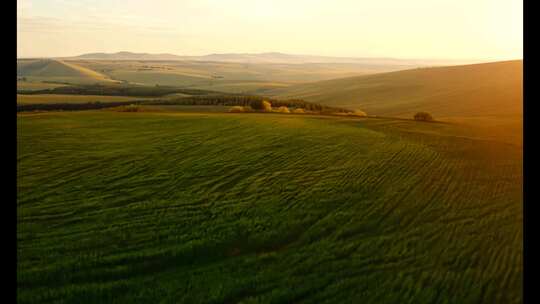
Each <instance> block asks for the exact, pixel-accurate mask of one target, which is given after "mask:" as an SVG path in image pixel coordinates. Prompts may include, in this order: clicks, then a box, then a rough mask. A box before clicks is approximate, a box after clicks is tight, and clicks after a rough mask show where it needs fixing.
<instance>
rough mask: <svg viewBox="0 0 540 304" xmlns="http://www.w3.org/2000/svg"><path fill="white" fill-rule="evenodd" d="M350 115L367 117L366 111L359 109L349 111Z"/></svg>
mask: <svg viewBox="0 0 540 304" xmlns="http://www.w3.org/2000/svg"><path fill="white" fill-rule="evenodd" d="M351 115H353V116H358V117H367V113H366V112H364V111H360V110H356V111H354V112H353V113H351Z"/></svg>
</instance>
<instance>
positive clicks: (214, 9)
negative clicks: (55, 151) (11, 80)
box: [17, 0, 523, 60]
mask: <svg viewBox="0 0 540 304" xmlns="http://www.w3.org/2000/svg"><path fill="white" fill-rule="evenodd" d="M17 4H18V8H17V55H18V57H40V56H45V57H49V56H71V55H79V54H82V53H89V52H117V51H132V52H148V53H174V54H178V55H204V54H208V53H229V52H244V53H251V52H284V53H293V54H312V55H329V56H355V57H395V58H426V59H490V60H491V59H493V60H501V59H517V58H522V54H523V51H522V50H523V49H522V46H523V38H522V37H523V27H522V26H523V22H522V20H523V18H522V11H523V5H522V1H520V0H371V1H364V0H265V1H262V0H176V1H174V0H151V1H149V0H124V1H115V0H107V1H106V0H17Z"/></svg>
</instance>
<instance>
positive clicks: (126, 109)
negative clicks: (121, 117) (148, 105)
mask: <svg viewBox="0 0 540 304" xmlns="http://www.w3.org/2000/svg"><path fill="white" fill-rule="evenodd" d="M118 110H119V111H120V112H139V107H138V106H137V105H134V104H130V105H127V106H121V107H119V108H118Z"/></svg>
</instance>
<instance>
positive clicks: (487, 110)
mask: <svg viewBox="0 0 540 304" xmlns="http://www.w3.org/2000/svg"><path fill="white" fill-rule="evenodd" d="M522 84H523V61H521V60H515V61H503V62H493V63H482V64H473V65H462V66H450V67H435V68H420V69H411V70H404V71H397V72H390V73H381V74H373V75H366V76H358V77H348V78H342V79H333V80H327V81H320V82H314V83H307V84H299V85H294V86H289V87H286V88H278V89H273V90H270V91H268V92H267V93H268V94H269V95H270V96H272V97H274V98H278V99H279V98H285V99H286V98H301V99H304V100H306V101H311V102H317V103H321V104H326V105H329V106H339V107H344V108H350V109H361V110H363V111H366V112H367V113H368V114H369V115H378V116H392V117H401V118H412V116H413V115H414V113H416V112H418V111H427V112H429V113H431V114H432V115H433V116H434V117H435V119H437V120H442V121H447V122H453V123H459V124H460V125H461V126H462V127H464V128H468V129H470V130H471V131H470V132H471V133H476V134H480V135H481V136H488V137H490V138H496V139H498V140H503V141H506V142H509V143H513V144H518V145H520V144H522V138H523V137H522V130H523V123H522V122H523V119H522V116H523V102H522V100H523V85H522Z"/></svg>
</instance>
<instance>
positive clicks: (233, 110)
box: [229, 106, 244, 113]
mask: <svg viewBox="0 0 540 304" xmlns="http://www.w3.org/2000/svg"><path fill="white" fill-rule="evenodd" d="M229 112H230V113H243V112H244V107H241V106H234V107H232V108H230V109H229Z"/></svg>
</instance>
